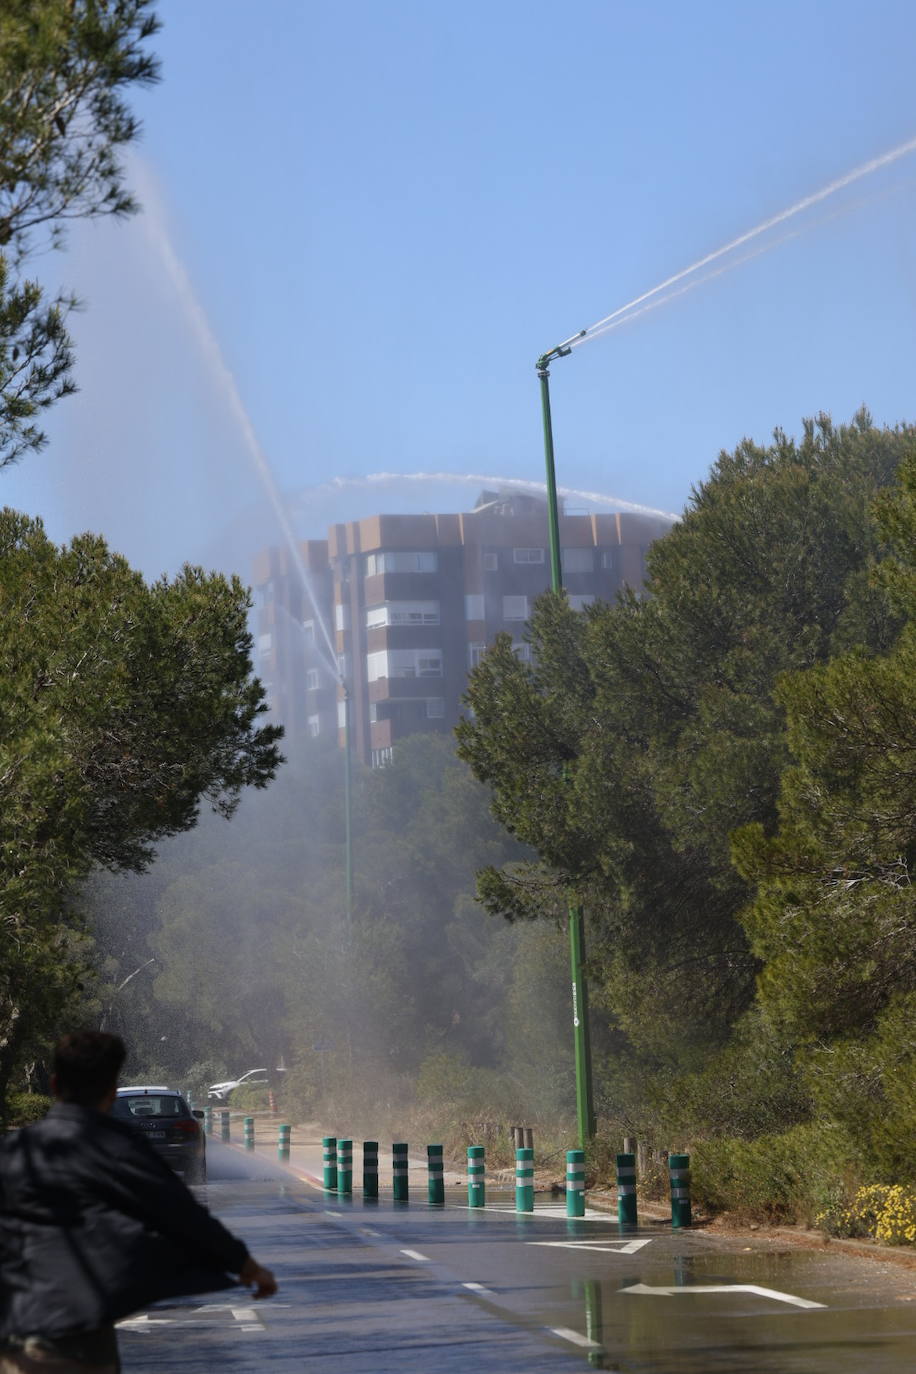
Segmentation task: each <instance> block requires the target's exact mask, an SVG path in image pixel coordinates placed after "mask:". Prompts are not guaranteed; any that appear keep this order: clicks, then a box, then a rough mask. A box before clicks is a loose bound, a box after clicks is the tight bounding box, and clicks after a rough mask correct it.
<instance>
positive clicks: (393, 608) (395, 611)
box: [366, 601, 439, 630]
mask: <svg viewBox="0 0 916 1374" xmlns="http://www.w3.org/2000/svg"><path fill="white" fill-rule="evenodd" d="M438 624H439V602H438V601H385V602H383V603H382V605H381V606H370V607H369V609H368V610H367V611H366V628H367V629H368V630H374V629H378V628H379V627H380V626H383V625H438Z"/></svg>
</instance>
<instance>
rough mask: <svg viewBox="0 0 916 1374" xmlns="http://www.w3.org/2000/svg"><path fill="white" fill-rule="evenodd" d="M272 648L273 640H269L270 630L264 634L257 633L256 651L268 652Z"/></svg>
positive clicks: (260, 652)
mask: <svg viewBox="0 0 916 1374" xmlns="http://www.w3.org/2000/svg"><path fill="white" fill-rule="evenodd" d="M272 648H273V641H272V640H271V637H270V631H269V630H268V631H267V633H266V634H263V635H258V653H259V654H269V653H270V651H271V649H272Z"/></svg>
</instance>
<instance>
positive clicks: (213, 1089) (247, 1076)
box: [207, 1069, 267, 1102]
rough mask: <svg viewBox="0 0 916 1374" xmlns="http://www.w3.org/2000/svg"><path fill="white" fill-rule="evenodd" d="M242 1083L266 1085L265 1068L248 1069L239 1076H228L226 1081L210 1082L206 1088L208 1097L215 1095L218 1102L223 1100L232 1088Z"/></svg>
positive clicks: (261, 1086) (238, 1086) (260, 1086)
mask: <svg viewBox="0 0 916 1374" xmlns="http://www.w3.org/2000/svg"><path fill="white" fill-rule="evenodd" d="M243 1083H250V1084H251V1086H252V1087H256V1088H266V1087H267V1070H266V1069H249V1070H248V1072H247V1073H243V1074H242V1076H241V1078H230V1079H229V1080H228V1081H227V1082H226V1083H211V1084H210V1086H209V1088H208V1089H207V1096H208V1097H215V1098H216V1100H217V1101H218V1102H225V1100H226V1098H227V1097H228V1096H229V1094H230V1093H231V1092H232V1089H233V1088H240V1087H241V1086H242V1084H243Z"/></svg>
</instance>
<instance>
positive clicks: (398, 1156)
mask: <svg viewBox="0 0 916 1374" xmlns="http://www.w3.org/2000/svg"><path fill="white" fill-rule="evenodd" d="M391 1183H392V1190H393V1195H394V1200H395V1202H407V1200H408V1198H409V1196H410V1185H409V1183H408V1181H407V1143H406V1141H403V1140H399V1141H397V1142H396V1143H395V1144H394V1145H392V1147H391Z"/></svg>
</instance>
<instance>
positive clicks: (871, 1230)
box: [817, 1183, 916, 1245]
mask: <svg viewBox="0 0 916 1374" xmlns="http://www.w3.org/2000/svg"><path fill="white" fill-rule="evenodd" d="M817 1223H818V1225H819V1226H823V1227H824V1229H825V1230H827V1231H830V1232H831V1233H832V1234H833V1235H835V1236H871V1237H873V1238H874V1239H875V1240H877V1241H879V1242H880V1243H881V1244H882V1245H916V1191H914V1189H912V1188H904V1187H902V1186H901V1185H900V1184H899V1183H895V1184H885V1183H873V1184H870V1185H869V1186H868V1187H866V1188H860V1189H859V1190H858V1192H857V1193H856V1195H855V1197H854V1198H853V1200H852V1203H851V1204H850V1205H849V1206H848V1207H843V1206H840V1205H835V1206H833V1207H830V1208H828V1210H827V1211H826V1212H822V1213H821V1214H820V1215H819V1216H818V1218H817Z"/></svg>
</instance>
